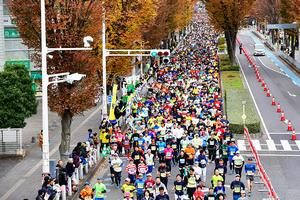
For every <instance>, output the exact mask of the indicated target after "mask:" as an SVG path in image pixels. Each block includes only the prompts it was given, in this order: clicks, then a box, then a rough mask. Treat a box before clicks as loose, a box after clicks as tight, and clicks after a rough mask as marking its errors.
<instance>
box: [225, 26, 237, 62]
mask: <svg viewBox="0 0 300 200" xmlns="http://www.w3.org/2000/svg"><path fill="white" fill-rule="evenodd" d="M236 35H237V32H234V31H225V39H226V44H227V50H228V55H229V59H230V61H231V64H233V65H235V64H236V61H235V47H236V41H235V40H236Z"/></svg>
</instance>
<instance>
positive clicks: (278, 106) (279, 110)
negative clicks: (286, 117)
mask: <svg viewBox="0 0 300 200" xmlns="http://www.w3.org/2000/svg"><path fill="white" fill-rule="evenodd" d="M277 112H278V113H280V112H281V108H280V103H278V104H277Z"/></svg>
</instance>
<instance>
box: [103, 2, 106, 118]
mask: <svg viewBox="0 0 300 200" xmlns="http://www.w3.org/2000/svg"><path fill="white" fill-rule="evenodd" d="M105 12H106V11H105V0H102V85H103V95H102V98H103V99H102V117H103V118H106V117H107V91H106V90H107V87H106V22H105Z"/></svg>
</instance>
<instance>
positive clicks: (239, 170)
mask: <svg viewBox="0 0 300 200" xmlns="http://www.w3.org/2000/svg"><path fill="white" fill-rule="evenodd" d="M242 169H243V168H242V167H240V168H237V167H235V173H236V174H239V175H240V176H241V177H242Z"/></svg>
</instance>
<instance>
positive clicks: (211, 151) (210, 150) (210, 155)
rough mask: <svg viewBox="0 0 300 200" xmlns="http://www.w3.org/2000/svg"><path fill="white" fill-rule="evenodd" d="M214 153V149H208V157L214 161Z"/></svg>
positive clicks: (215, 151)
mask: <svg viewBox="0 0 300 200" xmlns="http://www.w3.org/2000/svg"><path fill="white" fill-rule="evenodd" d="M216 153H217V150H216V149H208V159H210V160H211V161H214V160H215V159H216Z"/></svg>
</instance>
